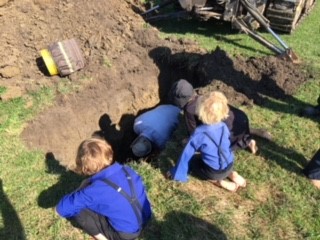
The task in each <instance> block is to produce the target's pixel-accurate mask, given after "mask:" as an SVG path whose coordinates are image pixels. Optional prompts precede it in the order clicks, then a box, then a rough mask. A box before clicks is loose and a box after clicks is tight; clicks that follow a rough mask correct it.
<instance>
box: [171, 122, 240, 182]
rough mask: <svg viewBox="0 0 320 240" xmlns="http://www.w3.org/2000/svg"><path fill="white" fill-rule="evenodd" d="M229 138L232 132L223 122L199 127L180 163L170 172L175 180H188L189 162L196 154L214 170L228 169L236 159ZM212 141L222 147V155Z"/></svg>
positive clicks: (185, 149) (184, 151)
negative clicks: (198, 153)
mask: <svg viewBox="0 0 320 240" xmlns="http://www.w3.org/2000/svg"><path fill="white" fill-rule="evenodd" d="M208 135H209V136H210V137H209V136H208ZM229 136H230V132H229V130H228V128H227V126H226V124H225V123H223V122H220V123H217V124H212V125H200V126H199V127H197V128H196V129H195V131H194V133H193V134H192V135H191V137H190V139H189V142H188V143H187V145H186V146H185V148H184V150H183V152H182V155H181V156H180V159H179V161H178V163H177V164H176V166H175V167H173V168H172V169H171V170H170V172H171V175H172V177H173V179H174V180H177V181H181V182H186V181H187V180H188V171H189V162H190V160H191V159H192V157H193V155H194V154H195V152H200V153H201V158H202V160H203V161H204V163H205V164H206V165H208V166H209V167H211V168H212V169H214V170H223V169H226V168H227V167H228V165H229V164H231V163H232V162H233V159H234V155H233V152H232V151H231V149H230V139H229ZM212 140H214V142H215V143H216V144H217V145H218V146H220V153H219V148H218V147H217V145H216V144H215V143H214V142H213V141H212ZM223 156H224V157H223Z"/></svg>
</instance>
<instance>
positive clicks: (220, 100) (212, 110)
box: [196, 91, 229, 124]
mask: <svg viewBox="0 0 320 240" xmlns="http://www.w3.org/2000/svg"><path fill="white" fill-rule="evenodd" d="M228 113H229V107H228V99H227V98H226V96H225V95H224V94H223V93H222V92H218V91H214V92H210V93H207V94H205V95H203V96H201V97H200V98H199V99H198V101H197V105H196V114H197V115H198V117H199V119H200V121H202V122H203V123H204V124H214V123H218V122H221V121H222V120H224V119H226V118H227V117H228Z"/></svg>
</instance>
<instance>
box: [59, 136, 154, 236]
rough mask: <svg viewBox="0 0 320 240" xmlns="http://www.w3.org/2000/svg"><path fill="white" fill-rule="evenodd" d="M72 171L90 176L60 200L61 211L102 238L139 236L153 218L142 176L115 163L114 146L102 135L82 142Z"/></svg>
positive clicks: (83, 227)
mask: <svg viewBox="0 0 320 240" xmlns="http://www.w3.org/2000/svg"><path fill="white" fill-rule="evenodd" d="M72 170H73V171H75V172H76V173H79V174H82V175H86V176H90V177H89V178H88V179H86V180H84V181H83V182H82V183H81V185H80V187H79V188H78V189H77V190H75V191H74V192H72V193H70V194H67V195H65V196H64V197H63V198H62V199H61V200H60V202H59V203H58V205H57V206H56V211H57V213H58V214H59V215H60V216H62V217H64V218H67V219H68V220H72V221H75V222H76V223H78V225H79V226H80V227H81V228H82V229H83V230H84V231H85V232H86V233H88V234H89V235H91V236H92V237H94V238H95V239H98V240H106V239H109V240H130V239H136V238H137V237H138V236H139V235H140V233H141V231H142V230H143V228H144V226H145V225H146V223H147V222H148V221H149V220H150V218H151V207H150V202H149V200H148V197H147V194H146V190H145V187H144V184H143V182H142V179H141V177H140V176H139V175H138V174H137V173H136V172H135V171H134V170H133V169H131V168H130V167H128V166H125V165H120V164H119V163H117V162H115V161H114V159H113V151H112V149H111V146H110V145H109V144H108V143H107V142H106V141H104V140H102V139H98V138H90V139H87V140H85V141H83V142H82V143H81V144H80V146H79V148H78V153H77V157H76V161H75V167H72Z"/></svg>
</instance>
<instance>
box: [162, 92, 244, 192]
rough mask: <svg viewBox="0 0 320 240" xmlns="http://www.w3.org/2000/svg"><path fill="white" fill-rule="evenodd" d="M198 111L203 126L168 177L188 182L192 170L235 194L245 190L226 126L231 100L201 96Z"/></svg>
mask: <svg viewBox="0 0 320 240" xmlns="http://www.w3.org/2000/svg"><path fill="white" fill-rule="evenodd" d="M195 111H196V114H197V116H198V117H199V120H200V121H201V122H202V123H203V124H202V125H199V126H198V127H196V129H195V130H194V132H193V133H192V135H191V136H190V138H189V141H188V143H187V145H186V146H185V148H184V150H183V152H182V155H181V156H180V159H179V161H178V163H177V164H176V166H174V167H173V168H172V169H170V170H169V171H168V172H167V177H168V178H171V179H173V180H176V181H181V182H186V181H187V180H188V172H189V170H190V171H192V173H194V174H195V175H197V176H199V177H200V178H201V179H204V180H209V181H210V182H212V183H213V184H215V185H217V186H220V187H222V188H224V189H226V190H228V191H231V192H235V191H236V190H237V189H238V188H239V187H245V186H246V180H245V179H244V178H243V177H242V176H240V175H239V174H238V173H237V172H236V171H234V170H233V165H234V155H233V152H232V149H231V148H230V139H229V137H230V132H229V129H228V127H227V125H226V124H225V123H224V122H223V120H224V119H226V118H227V117H228V112H229V107H228V100H227V98H226V97H225V95H224V94H223V93H221V92H218V91H214V92H211V93H208V94H205V95H203V96H200V97H199V100H198V101H197V104H196V109H195ZM227 178H228V179H229V180H231V181H228V180H226V179H227Z"/></svg>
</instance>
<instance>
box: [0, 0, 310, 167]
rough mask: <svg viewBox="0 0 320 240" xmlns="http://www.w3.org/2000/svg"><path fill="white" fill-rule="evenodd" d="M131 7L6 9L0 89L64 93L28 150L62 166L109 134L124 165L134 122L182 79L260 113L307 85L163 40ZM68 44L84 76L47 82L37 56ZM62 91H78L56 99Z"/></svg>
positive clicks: (278, 71) (278, 69)
mask: <svg viewBox="0 0 320 240" xmlns="http://www.w3.org/2000/svg"><path fill="white" fill-rule="evenodd" d="M134 4H135V3H134V1H133V0H132V1H129V0H126V1H119V0H109V1H107V2H106V1H102V0H92V1H86V0H78V1H73V0H19V1H17V0H13V1H10V0H0V24H1V29H2V31H1V32H0V36H1V37H0V48H1V51H0V84H1V86H5V87H6V88H7V92H6V93H5V94H3V95H2V96H1V99H2V101H7V100H9V99H11V98H13V97H17V96H24V95H25V93H26V92H32V91H37V90H39V89H41V88H43V87H50V88H54V89H56V90H57V92H58V97H57V99H56V101H55V103H54V105H53V106H50V107H48V108H47V109H45V110H44V111H43V112H41V113H40V114H39V115H38V116H37V117H36V118H35V119H33V120H31V121H30V122H29V123H28V124H27V125H26V126H25V128H24V130H23V132H22V133H21V138H22V139H23V141H24V142H25V144H26V145H27V146H28V147H29V148H31V149H39V150H41V151H43V152H44V153H53V154H54V156H55V158H56V159H58V160H59V161H60V162H61V164H63V165H64V164H67V162H68V161H69V160H70V159H73V158H74V154H75V151H76V148H77V146H78V145H79V143H80V142H81V141H82V140H83V139H85V138H87V137H89V136H91V135H92V134H93V133H95V132H96V131H100V130H101V128H103V130H104V131H105V134H106V135H105V136H106V137H107V139H108V140H109V141H110V142H111V143H112V145H113V147H114V149H115V151H116V155H117V158H118V160H123V159H125V158H126V156H127V149H128V146H129V144H130V142H131V141H132V139H133V137H134V135H133V133H132V122H133V119H134V117H135V116H136V115H137V114H139V112H142V111H144V110H146V109H148V108H151V107H153V106H155V105H156V104H158V103H159V102H165V101H166V93H167V92H168V89H169V88H170V85H171V84H172V83H173V82H174V81H176V80H178V79H180V78H185V79H187V80H189V81H190V82H191V83H192V84H193V85H194V86H195V87H197V88H199V91H200V92H203V91H211V90H214V89H218V90H220V91H222V92H224V93H225V94H226V96H227V97H228V99H229V101H230V103H232V104H234V105H241V104H248V105H252V104H259V105H261V106H263V105H264V104H265V103H266V101H268V97H272V98H276V99H282V100H284V101H290V100H292V97H291V95H292V94H293V93H294V92H295V91H296V89H297V88H298V87H299V86H300V85H301V84H303V83H305V82H306V81H307V79H308V78H307V76H306V74H305V73H303V72H302V71H301V70H299V67H297V66H296V65H293V64H292V63H289V62H285V61H282V60H280V59H278V58H275V57H273V56H266V57H263V58H259V59H257V58H249V59H248V58H243V57H241V56H238V57H233V58H231V57H229V55H228V53H226V52H225V51H223V50H221V49H219V48H217V49H216V50H215V51H213V52H206V51H205V50H203V49H200V48H199V47H198V46H197V44H196V43H193V42H190V41H186V40H181V39H161V38H159V37H158V31H157V29H156V28H153V27H150V26H149V27H147V25H146V24H145V22H144V20H143V19H142V18H141V16H140V15H139V14H138V13H137V12H136V11H135V10H136V9H137V7H136V6H135V5H134ZM70 38H76V39H77V40H78V43H79V46H80V48H81V50H82V53H83V55H84V58H85V60H86V66H85V68H83V69H81V70H80V71H78V72H76V73H73V74H71V75H70V76H68V77H67V78H61V77H59V76H48V75H46V74H45V73H44V72H43V70H42V68H43V66H41V64H40V62H41V61H39V51H40V50H41V49H43V48H46V47H47V46H48V45H49V44H51V43H53V42H57V41H62V40H65V39H70ZM40 60H41V59H40ZM66 82H67V83H68V82H69V83H71V84H74V85H79V86H81V87H79V88H78V89H77V90H76V91H75V92H74V93H72V94H67V95H66V94H60V93H63V91H62V90H61V83H66ZM59 86H60V87H59ZM29 104H32V103H29Z"/></svg>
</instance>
